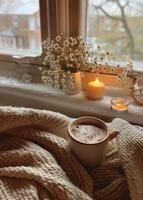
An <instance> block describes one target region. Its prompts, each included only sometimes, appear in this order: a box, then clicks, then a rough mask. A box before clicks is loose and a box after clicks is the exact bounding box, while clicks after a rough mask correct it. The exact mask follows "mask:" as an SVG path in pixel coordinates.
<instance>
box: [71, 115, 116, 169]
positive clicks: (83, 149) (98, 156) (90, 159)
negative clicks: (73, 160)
mask: <svg viewBox="0 0 143 200" xmlns="http://www.w3.org/2000/svg"><path fill="white" fill-rule="evenodd" d="M87 124H88V125H92V126H96V127H98V128H101V129H103V130H104V131H105V137H104V138H103V139H102V140H101V141H96V142H95V143H85V142H82V141H79V140H78V139H76V138H75V137H74V136H73V133H72V127H73V126H78V125H87ZM68 133H69V146H70V148H71V150H72V152H73V153H74V154H75V155H76V156H77V158H78V159H79V160H80V161H81V162H82V163H83V164H84V165H85V166H86V167H90V168H91V167H96V166H99V165H100V164H101V163H102V162H103V161H104V159H105V155H106V152H107V145H108V142H109V141H110V140H112V139H113V138H115V137H116V135H117V134H118V132H117V131H114V132H113V133H109V129H108V126H107V125H106V123H105V122H104V121H103V120H101V119H98V118H95V117H88V116H87V117H80V118H77V119H75V120H73V121H72V122H71V123H70V124H69V126H68Z"/></svg>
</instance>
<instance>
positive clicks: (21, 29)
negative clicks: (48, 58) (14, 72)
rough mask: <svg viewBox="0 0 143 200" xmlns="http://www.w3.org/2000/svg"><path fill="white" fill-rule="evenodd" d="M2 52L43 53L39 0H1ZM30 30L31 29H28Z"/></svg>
mask: <svg viewBox="0 0 143 200" xmlns="http://www.w3.org/2000/svg"><path fill="white" fill-rule="evenodd" d="M0 3H1V6H0V22H1V27H0V38H1V40H0V41H1V42H0V54H6V55H20V56H23V55H25V54H27V55H33V56H34V55H35V56H36V55H39V54H41V27H40V26H36V24H40V23H39V21H40V7H39V0H33V1H32V0H11V1H4V0H0ZM28 30H30V31H28Z"/></svg>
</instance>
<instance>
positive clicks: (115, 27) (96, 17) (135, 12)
mask: <svg viewBox="0 0 143 200" xmlns="http://www.w3.org/2000/svg"><path fill="white" fill-rule="evenodd" d="M86 32H87V42H88V43H89V46H90V47H91V48H92V52H93V54H94V53H95V51H96V50H97V46H98V45H101V46H102V47H103V48H104V49H105V50H107V51H111V52H112V53H113V54H114V55H116V56H117V57H118V58H119V59H120V58H122V57H123V56H125V55H129V56H130V57H131V58H132V60H133V61H134V65H135V68H136V69H140V70H143V37H142V34H143V2H142V0H114V1H112V0H89V1H88V14H87V30H86ZM93 41H94V42H93Z"/></svg>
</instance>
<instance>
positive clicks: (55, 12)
mask: <svg viewBox="0 0 143 200" xmlns="http://www.w3.org/2000/svg"><path fill="white" fill-rule="evenodd" d="M39 6H40V11H41V10H42V12H40V24H41V42H42V41H43V40H45V39H46V38H47V37H49V38H54V37H55V36H56V35H57V34H59V33H61V32H63V33H64V34H65V35H67V36H68V35H72V36H78V35H82V36H83V37H86V27H87V6H88V0H60V1H59V0H44V1H43V0H39ZM39 56H40V55H39ZM18 57H19V58H17V56H13V55H4V54H3V55H2V54H0V64H1V66H2V67H0V71H1V68H2V71H4V66H8V67H7V69H9V71H11V72H12V73H13V66H14V67H15V69H18V70H19V66H21V67H25V63H26V62H27V60H28V61H29V62H28V64H26V67H29V71H30V72H32V73H33V72H34V70H35V68H38V67H37V66H38V64H39V65H41V64H42V63H41V61H40V60H38V61H37V56H32V57H31V56H18ZM28 65H29V66H28ZM30 65H32V67H31V68H30ZM25 69H27V68H25ZM135 71H136V70H135ZM11 72H10V73H11ZM15 73H17V70H15Z"/></svg>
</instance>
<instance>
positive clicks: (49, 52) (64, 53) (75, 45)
mask: <svg viewBox="0 0 143 200" xmlns="http://www.w3.org/2000/svg"><path fill="white" fill-rule="evenodd" d="M88 57H89V51H88V47H87V45H86V43H85V41H84V39H83V38H82V37H76V38H74V37H65V36H64V35H63V34H60V35H58V36H57V37H56V38H55V39H54V40H49V39H47V40H45V41H44V42H43V55H42V58H43V64H44V65H45V66H46V68H47V69H46V70H44V71H43V72H42V77H41V79H42V81H43V82H44V83H49V84H50V85H51V86H56V87H60V85H61V84H62V85H64V84H65V79H66V77H67V76H66V75H67V74H68V78H69V81H71V84H70V85H71V87H72V86H73V78H72V77H73V76H72V73H75V72H79V71H81V72H82V71H85V67H86V63H87V60H88ZM65 74H66V75H65Z"/></svg>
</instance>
